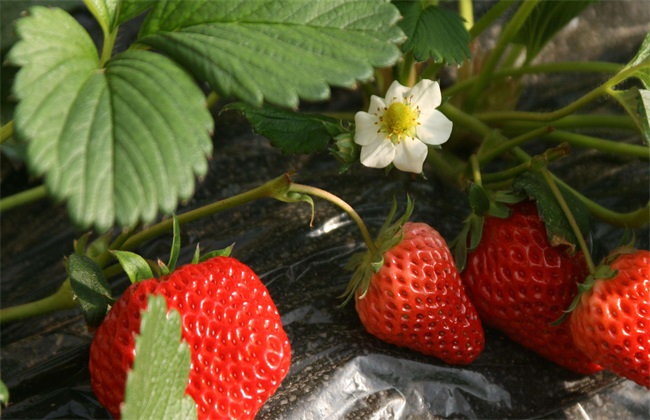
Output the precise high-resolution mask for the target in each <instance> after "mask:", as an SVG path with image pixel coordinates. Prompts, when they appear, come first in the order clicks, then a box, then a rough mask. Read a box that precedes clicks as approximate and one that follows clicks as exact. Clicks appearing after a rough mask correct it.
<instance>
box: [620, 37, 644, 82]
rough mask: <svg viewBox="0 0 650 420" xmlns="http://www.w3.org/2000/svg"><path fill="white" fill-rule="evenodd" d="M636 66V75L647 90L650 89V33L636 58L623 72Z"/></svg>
mask: <svg viewBox="0 0 650 420" xmlns="http://www.w3.org/2000/svg"><path fill="white" fill-rule="evenodd" d="M635 66H638V69H637V71H636V72H635V74H634V75H635V76H636V77H637V78H638V79H639V80H641V82H642V83H643V86H644V87H645V88H646V89H650V32H648V33H647V34H646V36H645V38H644V39H643V42H642V43H641V47H640V48H639V51H638V52H637V53H636V55H635V56H634V58H632V60H631V61H630V62H629V63H628V64H627V65H626V66H625V67H623V68H622V69H621V71H625V70H627V69H630V68H632V67H635Z"/></svg>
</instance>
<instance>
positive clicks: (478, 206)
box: [469, 182, 490, 216]
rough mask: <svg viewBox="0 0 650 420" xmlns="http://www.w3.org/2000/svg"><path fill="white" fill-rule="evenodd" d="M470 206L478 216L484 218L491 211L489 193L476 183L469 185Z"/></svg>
mask: <svg viewBox="0 0 650 420" xmlns="http://www.w3.org/2000/svg"><path fill="white" fill-rule="evenodd" d="M469 205H470V207H471V208H472V211H473V212H474V214H476V215H478V216H483V215H484V214H485V213H487V211H488V210H489V209H490V197H489V196H488V194H487V191H485V188H483V187H482V186H480V185H479V184H476V183H474V182H472V183H471V184H469Z"/></svg>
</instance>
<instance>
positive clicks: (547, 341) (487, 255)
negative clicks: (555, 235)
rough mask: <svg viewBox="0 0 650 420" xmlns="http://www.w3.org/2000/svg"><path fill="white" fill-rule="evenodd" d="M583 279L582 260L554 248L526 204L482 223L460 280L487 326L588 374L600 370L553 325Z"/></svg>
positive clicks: (561, 328)
mask: <svg viewBox="0 0 650 420" xmlns="http://www.w3.org/2000/svg"><path fill="white" fill-rule="evenodd" d="M587 274H588V269H587V265H586V263H585V260H584V256H583V254H582V253H581V252H579V253H577V254H575V255H569V254H568V253H566V252H563V250H562V249H559V248H558V247H553V246H552V245H551V244H550V242H549V240H548V236H547V233H546V228H545V226H544V222H543V221H542V220H541V219H540V218H539V214H538V212H537V206H536V205H535V203H534V202H532V201H524V202H521V203H518V204H515V205H513V206H512V214H511V215H510V217H508V218H506V219H502V218H498V217H493V216H486V217H485V222H484V225H483V234H482V238H481V242H480V243H479V245H478V247H477V248H476V249H475V250H474V251H472V252H470V253H469V254H468V256H467V266H466V268H465V270H464V271H463V273H462V277H463V281H464V283H465V286H466V287H467V293H468V294H469V296H470V298H471V299H472V301H473V302H474V304H475V305H476V309H477V310H478V313H479V315H480V316H481V319H482V321H483V322H484V323H485V324H486V325H489V326H491V327H493V328H496V329H498V330H500V331H502V332H503V333H505V334H506V335H507V336H508V337H510V338H511V339H512V340H514V341H515V342H517V343H519V344H521V345H523V346H524V347H527V348H529V349H530V350H532V351H534V352H536V353H538V354H540V355H541V356H543V357H545V358H547V359H549V360H551V361H553V362H555V363H557V364H558V365H560V366H563V367H565V368H567V369H570V370H572V371H574V372H578V373H583V374H590V373H594V372H597V371H599V370H602V368H601V367H600V366H598V365H597V364H596V363H594V362H592V361H591V360H589V359H588V358H587V357H586V356H585V355H584V354H583V353H582V352H581V351H580V350H578V349H577V348H576V347H575V345H574V344H573V340H572V338H571V334H570V332H569V327H568V325H567V324H566V323H562V324H560V325H559V326H554V325H551V324H552V323H553V322H554V321H556V320H557V319H558V318H560V316H561V315H562V314H563V311H564V310H565V309H566V308H568V307H569V305H570V303H571V301H572V300H573V298H574V297H575V296H576V294H577V288H576V284H577V283H579V282H581V281H582V280H583V279H584V278H585V277H586V276H587Z"/></svg>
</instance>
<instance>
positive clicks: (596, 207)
mask: <svg viewBox="0 0 650 420" xmlns="http://www.w3.org/2000/svg"><path fill="white" fill-rule="evenodd" d="M513 152H514V153H515V155H516V156H517V158H518V159H519V160H520V161H522V162H529V161H530V160H531V159H532V158H531V157H530V155H528V153H526V152H525V151H523V150H521V149H520V148H514V149H513ZM549 174H551V176H552V177H553V180H554V181H555V182H556V183H557V184H559V185H561V186H562V187H564V188H565V189H567V190H568V191H570V192H571V193H572V194H573V195H575V196H576V197H577V198H578V199H579V200H580V201H582V202H583V203H584V205H585V206H586V207H587V209H588V210H589V213H591V215H592V216H594V217H596V218H597V219H599V220H601V221H603V222H605V223H608V224H610V225H612V226H616V227H620V228H630V229H634V228H638V227H642V226H645V225H647V224H648V221H650V204H648V205H646V206H645V207H641V208H639V209H637V210H634V211H631V212H628V213H619V212H616V211H613V210H610V209H608V208H606V207H603V206H601V205H600V204H598V203H596V202H595V201H593V200H591V199H589V198H588V197H586V196H584V195H583V194H581V193H580V192H578V191H577V190H576V189H574V188H573V187H571V186H570V185H569V184H567V183H565V182H564V181H562V180H561V179H559V178H558V177H556V176H555V175H553V174H552V173H551V172H549Z"/></svg>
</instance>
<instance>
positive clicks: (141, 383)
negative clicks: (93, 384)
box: [120, 296, 197, 420]
mask: <svg viewBox="0 0 650 420" xmlns="http://www.w3.org/2000/svg"><path fill="white" fill-rule="evenodd" d="M190 366H191V355H190V348H189V346H188V345H187V343H186V342H185V341H182V339H181V317H180V315H179V313H178V311H176V310H175V309H172V310H170V311H169V313H168V312H167V303H166V302H165V298H164V297H162V296H150V297H149V301H148V303H147V309H146V310H145V311H143V314H142V321H141V324H140V334H139V335H138V337H136V339H135V359H134V360H133V369H131V371H130V372H129V373H128V376H127V378H126V390H125V394H124V403H123V405H122V408H121V413H120V414H121V417H122V418H123V419H124V420H129V419H191V418H194V419H195V418H197V413H196V404H195V402H194V400H193V399H192V397H190V396H189V395H185V389H186V388H187V381H188V378H189V375H190Z"/></svg>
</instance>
